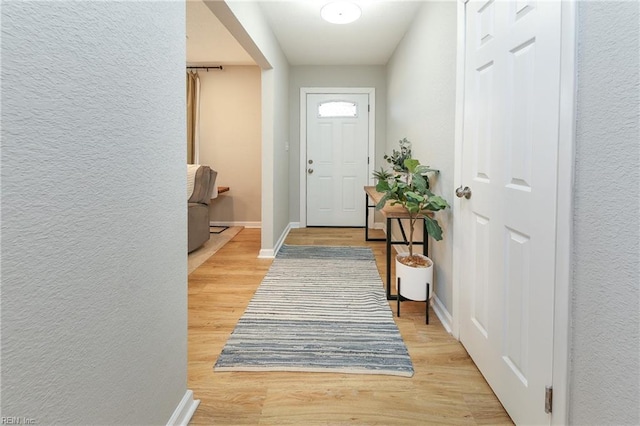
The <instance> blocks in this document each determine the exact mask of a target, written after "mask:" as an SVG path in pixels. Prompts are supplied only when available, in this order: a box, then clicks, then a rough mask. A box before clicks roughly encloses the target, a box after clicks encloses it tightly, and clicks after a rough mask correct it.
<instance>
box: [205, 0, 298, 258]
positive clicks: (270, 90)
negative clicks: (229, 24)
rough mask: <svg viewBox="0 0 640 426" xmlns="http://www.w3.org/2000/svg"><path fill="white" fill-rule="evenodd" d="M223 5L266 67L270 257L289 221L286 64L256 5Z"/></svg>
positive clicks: (265, 222)
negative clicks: (260, 56)
mask: <svg viewBox="0 0 640 426" xmlns="http://www.w3.org/2000/svg"><path fill="white" fill-rule="evenodd" d="M214 3H215V2H214ZM225 3H226V6H227V7H228V9H229V10H230V11H231V13H232V14H233V15H234V17H235V19H236V20H237V22H238V23H239V24H240V25H241V26H242V28H243V31H245V32H246V35H247V36H248V37H249V38H250V39H251V40H252V42H253V43H254V45H255V46H257V49H258V50H259V52H260V53H261V55H263V56H264V58H266V61H267V62H268V64H269V67H263V68H262V234H261V240H262V241H261V248H262V251H261V253H267V252H270V253H273V250H274V249H275V248H276V245H277V243H278V240H279V239H280V237H281V236H282V235H283V233H284V232H285V230H286V229H287V226H288V224H289V221H290V219H289V152H288V150H287V148H288V144H289V84H288V81H289V62H288V61H287V58H286V56H285V55H284V53H283V52H282V49H281V48H280V44H279V43H278V41H277V39H276V37H275V35H274V34H273V32H272V31H271V29H270V27H269V25H268V23H267V21H266V18H265V17H264V14H263V13H262V9H261V8H260V6H259V4H258V3H257V2H255V1H247V2H232V1H229V2H225ZM254 59H256V58H254ZM256 62H258V63H260V61H257V60H256Z"/></svg>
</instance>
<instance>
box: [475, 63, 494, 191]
mask: <svg viewBox="0 0 640 426" xmlns="http://www.w3.org/2000/svg"><path fill="white" fill-rule="evenodd" d="M493 71H494V68H493V61H491V62H488V63H486V64H483V65H482V66H481V67H480V68H478V70H477V73H476V79H477V84H476V87H477V98H478V99H479V100H480V102H481V103H480V104H479V105H478V115H477V117H476V135H475V138H476V142H475V144H474V150H475V164H474V171H475V178H474V180H476V181H485V182H486V183H489V179H490V177H489V170H491V140H492V131H493V119H492V116H493V109H492V107H493V105H492V102H493Z"/></svg>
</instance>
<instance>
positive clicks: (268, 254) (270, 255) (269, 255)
mask: <svg viewBox="0 0 640 426" xmlns="http://www.w3.org/2000/svg"><path fill="white" fill-rule="evenodd" d="M295 228H300V223H299V222H290V223H289V224H288V225H287V227H286V228H285V229H284V231H282V235H280V238H278V241H277V242H276V246H275V247H274V248H273V249H262V250H260V254H258V259H274V258H275V257H276V255H277V254H278V252H279V251H280V248H281V247H282V244H284V240H285V239H286V238H287V235H289V231H291V230H292V229H295Z"/></svg>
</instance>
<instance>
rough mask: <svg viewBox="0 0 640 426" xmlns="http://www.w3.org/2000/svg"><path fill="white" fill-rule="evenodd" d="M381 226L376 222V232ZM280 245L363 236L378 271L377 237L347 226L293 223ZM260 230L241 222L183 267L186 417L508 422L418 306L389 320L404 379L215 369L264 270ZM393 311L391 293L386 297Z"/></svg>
mask: <svg viewBox="0 0 640 426" xmlns="http://www.w3.org/2000/svg"><path fill="white" fill-rule="evenodd" d="M375 232H380V231H375ZM285 243H286V244H296V245H347V246H363V245H367V246H369V247H371V248H372V249H373V252H374V254H375V255H376V260H377V264H378V269H379V271H380V273H381V276H384V268H385V264H384V254H385V245H384V243H381V242H371V243H366V242H365V241H364V230H363V229H356V228H347V229H345V228H339V229H332V228H306V229H294V230H292V231H291V233H290V234H289V236H288V237H287V239H286V242H285ZM259 250H260V230H259V229H244V230H243V231H241V232H240V233H239V234H238V235H237V236H236V237H235V238H234V239H233V240H232V241H230V242H229V243H227V245H225V246H224V247H223V248H222V249H221V250H220V251H218V252H217V253H216V254H215V255H214V256H213V257H212V258H210V259H209V260H208V261H206V262H205V263H204V264H203V265H202V266H201V267H200V268H198V269H197V270H196V271H194V272H193V273H192V274H191V275H190V276H189V349H188V362H189V364H188V383H187V387H188V388H189V389H192V390H193V392H194V397H195V398H197V399H200V400H201V404H200V406H199V408H198V410H197V411H196V413H195V415H194V416H193V419H192V420H191V424H193V425H200V424H202V425H210V424H224V425H237V424H253V425H256V424H278V425H280V424H345V423H349V424H385V425H391V424H408V425H415V424H423V425H424V424H465V425H474V424H492V425H497V424H512V422H511V420H510V418H509V417H508V415H507V414H506V413H505V411H504V409H503V408H502V406H501V405H500V403H499V402H498V400H497V398H496V397H495V396H494V394H493V392H492V391H491V389H490V388H489V386H488V385H487V383H486V382H485V381H484V379H483V377H482V376H481V374H480V373H479V371H478V370H477V368H476V367H475V365H474V364H473V362H472V361H471V358H469V356H468V355H467V353H466V351H465V350H464V348H463V347H462V345H461V344H460V343H459V342H457V341H456V340H455V339H454V338H453V337H451V336H450V335H449V334H448V333H447V332H446V331H445V330H444V328H443V327H442V325H441V324H440V322H439V321H438V318H437V317H436V316H435V314H433V311H432V312H431V315H430V322H431V324H430V325H425V324H424V305H423V304H422V303H419V302H403V305H402V308H403V316H402V317H401V318H397V317H396V323H397V324H398V327H399V329H400V332H401V334H402V336H403V339H404V341H405V344H406V345H407V348H408V349H409V353H410V354H411V357H412V360H413V363H414V368H415V372H416V373H415V375H414V377H412V378H402V377H393V376H376V375H357V374H353V375H349V374H324V373H279V372H266V373H265V372H255V373H253V372H252V373H250V372H233V373H227V372H225V373H220V372H218V373H214V372H213V364H214V363H215V360H216V357H217V356H218V354H219V353H220V351H221V350H222V347H223V346H224V344H225V342H226V340H227V338H228V336H229V334H230V333H231V331H232V330H233V328H234V326H235V324H236V322H237V320H238V319H239V318H240V316H241V315H242V313H243V312H244V309H245V307H246V306H247V304H248V303H249V300H250V299H251V297H252V296H253V293H254V291H255V289H256V288H257V287H258V285H259V284H260V281H261V280H262V277H263V276H264V275H265V273H266V272H267V270H268V268H269V266H270V264H271V260H265V259H257V253H258V251H259ZM390 305H391V307H392V310H394V312H395V302H390Z"/></svg>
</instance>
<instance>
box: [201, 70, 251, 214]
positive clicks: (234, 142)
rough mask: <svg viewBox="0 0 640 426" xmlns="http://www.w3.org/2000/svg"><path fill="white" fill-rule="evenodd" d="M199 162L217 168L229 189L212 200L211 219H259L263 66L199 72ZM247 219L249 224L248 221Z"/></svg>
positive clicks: (219, 182)
mask: <svg viewBox="0 0 640 426" xmlns="http://www.w3.org/2000/svg"><path fill="white" fill-rule="evenodd" d="M198 74H199V76H200V85H201V101H200V121H201V122H200V163H201V164H206V165H209V166H211V167H212V168H213V169H214V170H216V171H217V172H218V176H217V179H216V185H217V186H228V187H230V188H231V190H230V191H229V192H226V193H224V194H220V196H219V197H218V198H217V199H215V200H214V201H212V202H211V204H210V206H209V212H210V218H211V221H213V222H224V223H229V224H231V223H238V224H252V225H253V224H255V225H259V224H260V216H261V204H260V199H261V193H262V176H261V175H262V138H261V135H262V130H261V129H262V123H261V117H260V116H261V109H262V101H261V97H262V89H261V82H260V68H258V67H256V66H225V67H224V69H223V70H222V71H220V70H213V71H209V72H203V71H200V72H199V73H198ZM247 222H249V223H247Z"/></svg>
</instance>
